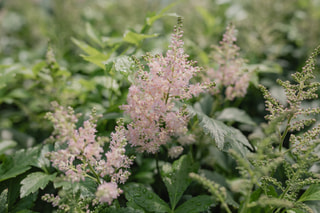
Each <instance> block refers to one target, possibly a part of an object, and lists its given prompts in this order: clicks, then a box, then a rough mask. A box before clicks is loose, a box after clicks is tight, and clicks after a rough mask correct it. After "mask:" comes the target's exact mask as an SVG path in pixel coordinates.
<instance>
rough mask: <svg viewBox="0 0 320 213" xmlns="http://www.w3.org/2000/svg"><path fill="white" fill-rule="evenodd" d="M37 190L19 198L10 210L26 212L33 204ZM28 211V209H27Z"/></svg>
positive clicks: (13, 212)
mask: <svg viewBox="0 0 320 213" xmlns="http://www.w3.org/2000/svg"><path fill="white" fill-rule="evenodd" d="M37 197H38V192H36V193H33V194H30V195H28V196H27V197H24V198H22V199H21V200H19V201H18V202H17V203H16V204H15V205H14V206H13V208H12V209H11V210H10V212H12V213H15V212H17V213H19V212H26V211H28V209H31V208H32V207H33V206H34V205H35V201H36V200H37ZM29 212H30V211H29Z"/></svg>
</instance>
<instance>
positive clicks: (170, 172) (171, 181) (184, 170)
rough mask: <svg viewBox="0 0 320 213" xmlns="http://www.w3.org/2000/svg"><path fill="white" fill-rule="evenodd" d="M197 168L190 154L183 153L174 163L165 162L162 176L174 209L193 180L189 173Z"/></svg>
mask: <svg viewBox="0 0 320 213" xmlns="http://www.w3.org/2000/svg"><path fill="white" fill-rule="evenodd" d="M196 170H197V167H196V166H195V164H194V163H193V162H192V159H191V156H189V155H183V156H181V157H180V158H179V159H178V160H176V161H175V162H173V164H172V165H170V164H165V165H164V166H163V167H162V170H161V176H162V180H163V182H164V183H165V185H166V187H167V190H168V193H169V198H170V204H171V207H172V209H174V208H175V206H176V205H177V203H178V202H179V200H180V198H181V196H182V195H183V193H184V191H185V190H186V189H187V188H188V186H189V185H190V183H191V182H192V179H191V178H190V177H189V173H191V172H196Z"/></svg>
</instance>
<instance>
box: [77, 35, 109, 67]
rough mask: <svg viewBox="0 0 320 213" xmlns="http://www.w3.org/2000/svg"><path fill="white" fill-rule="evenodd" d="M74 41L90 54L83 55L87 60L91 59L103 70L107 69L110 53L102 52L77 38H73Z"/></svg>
mask: <svg viewBox="0 0 320 213" xmlns="http://www.w3.org/2000/svg"><path fill="white" fill-rule="evenodd" d="M72 41H73V43H75V44H76V45H77V46H78V47H80V48H81V49H82V50H83V51H84V52H85V53H87V54H88V55H81V57H83V58H84V59H85V60H86V61H89V62H91V63H93V64H95V65H97V66H99V67H100V68H102V69H103V70H105V69H106V68H105V64H106V61H107V60H108V59H109V57H110V56H109V55H106V54H103V53H101V52H100V51H99V50H97V49H95V48H93V47H91V46H89V45H88V44H87V43H85V42H83V41H79V40H77V39H75V38H72Z"/></svg>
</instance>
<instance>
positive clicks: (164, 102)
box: [122, 22, 208, 153]
mask: <svg viewBox="0 0 320 213" xmlns="http://www.w3.org/2000/svg"><path fill="white" fill-rule="evenodd" d="M181 26H182V24H181V22H180V23H179V26H178V27H176V28H175V31H174V34H173V35H172V40H171V43H170V46H169V50H168V51H167V53H166V54H165V55H157V56H150V55H149V56H147V57H146V60H147V62H148V63H147V65H148V67H149V71H145V70H144V69H143V67H141V68H140V70H139V71H138V74H137V76H136V77H135V80H134V83H133V84H132V85H131V87H130V88H129V94H128V98H127V102H128V104H127V105H123V106H122V109H123V110H124V111H125V113H126V114H127V115H129V116H130V117H131V119H132V122H131V123H130V124H129V125H128V126H127V129H128V132H127V137H128V141H129V143H130V144H131V145H132V146H135V147H137V149H138V150H139V151H141V152H144V151H146V152H149V153H156V152H157V151H158V149H159V147H160V146H161V145H163V144H166V143H167V142H168V141H169V140H170V138H171V136H179V135H184V134H186V132H187V123H188V117H187V115H186V113H185V111H184V110H183V109H182V108H177V107H175V103H174V102H175V101H181V100H186V99H190V98H191V97H192V96H196V95H198V94H199V93H201V92H203V91H205V89H206V88H207V87H208V85H207V84H199V83H198V84H190V79H191V78H192V77H194V76H195V75H196V73H197V72H199V71H200V68H199V67H197V66H194V64H195V62H192V61H188V59H187V58H188V55H187V54H185V52H184V49H183V41H182V40H181V37H182V34H183V31H182V29H181Z"/></svg>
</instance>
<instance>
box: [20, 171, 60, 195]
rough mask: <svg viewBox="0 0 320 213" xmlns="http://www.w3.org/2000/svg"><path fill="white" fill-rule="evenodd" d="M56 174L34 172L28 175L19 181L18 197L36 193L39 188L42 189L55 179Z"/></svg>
mask: <svg viewBox="0 0 320 213" xmlns="http://www.w3.org/2000/svg"><path fill="white" fill-rule="evenodd" d="M56 175H57V174H56V173H54V174H52V175H49V174H46V173H43V172H34V173H31V174H29V175H28V176H27V177H26V178H25V179H23V180H22V181H21V185H22V186H21V188H20V197H21V198H23V197H26V196H27V195H29V194H31V193H34V192H36V191H37V190H38V189H39V188H40V189H44V187H46V186H47V184H48V183H49V182H50V181H53V179H54V178H55V177H56Z"/></svg>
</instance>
